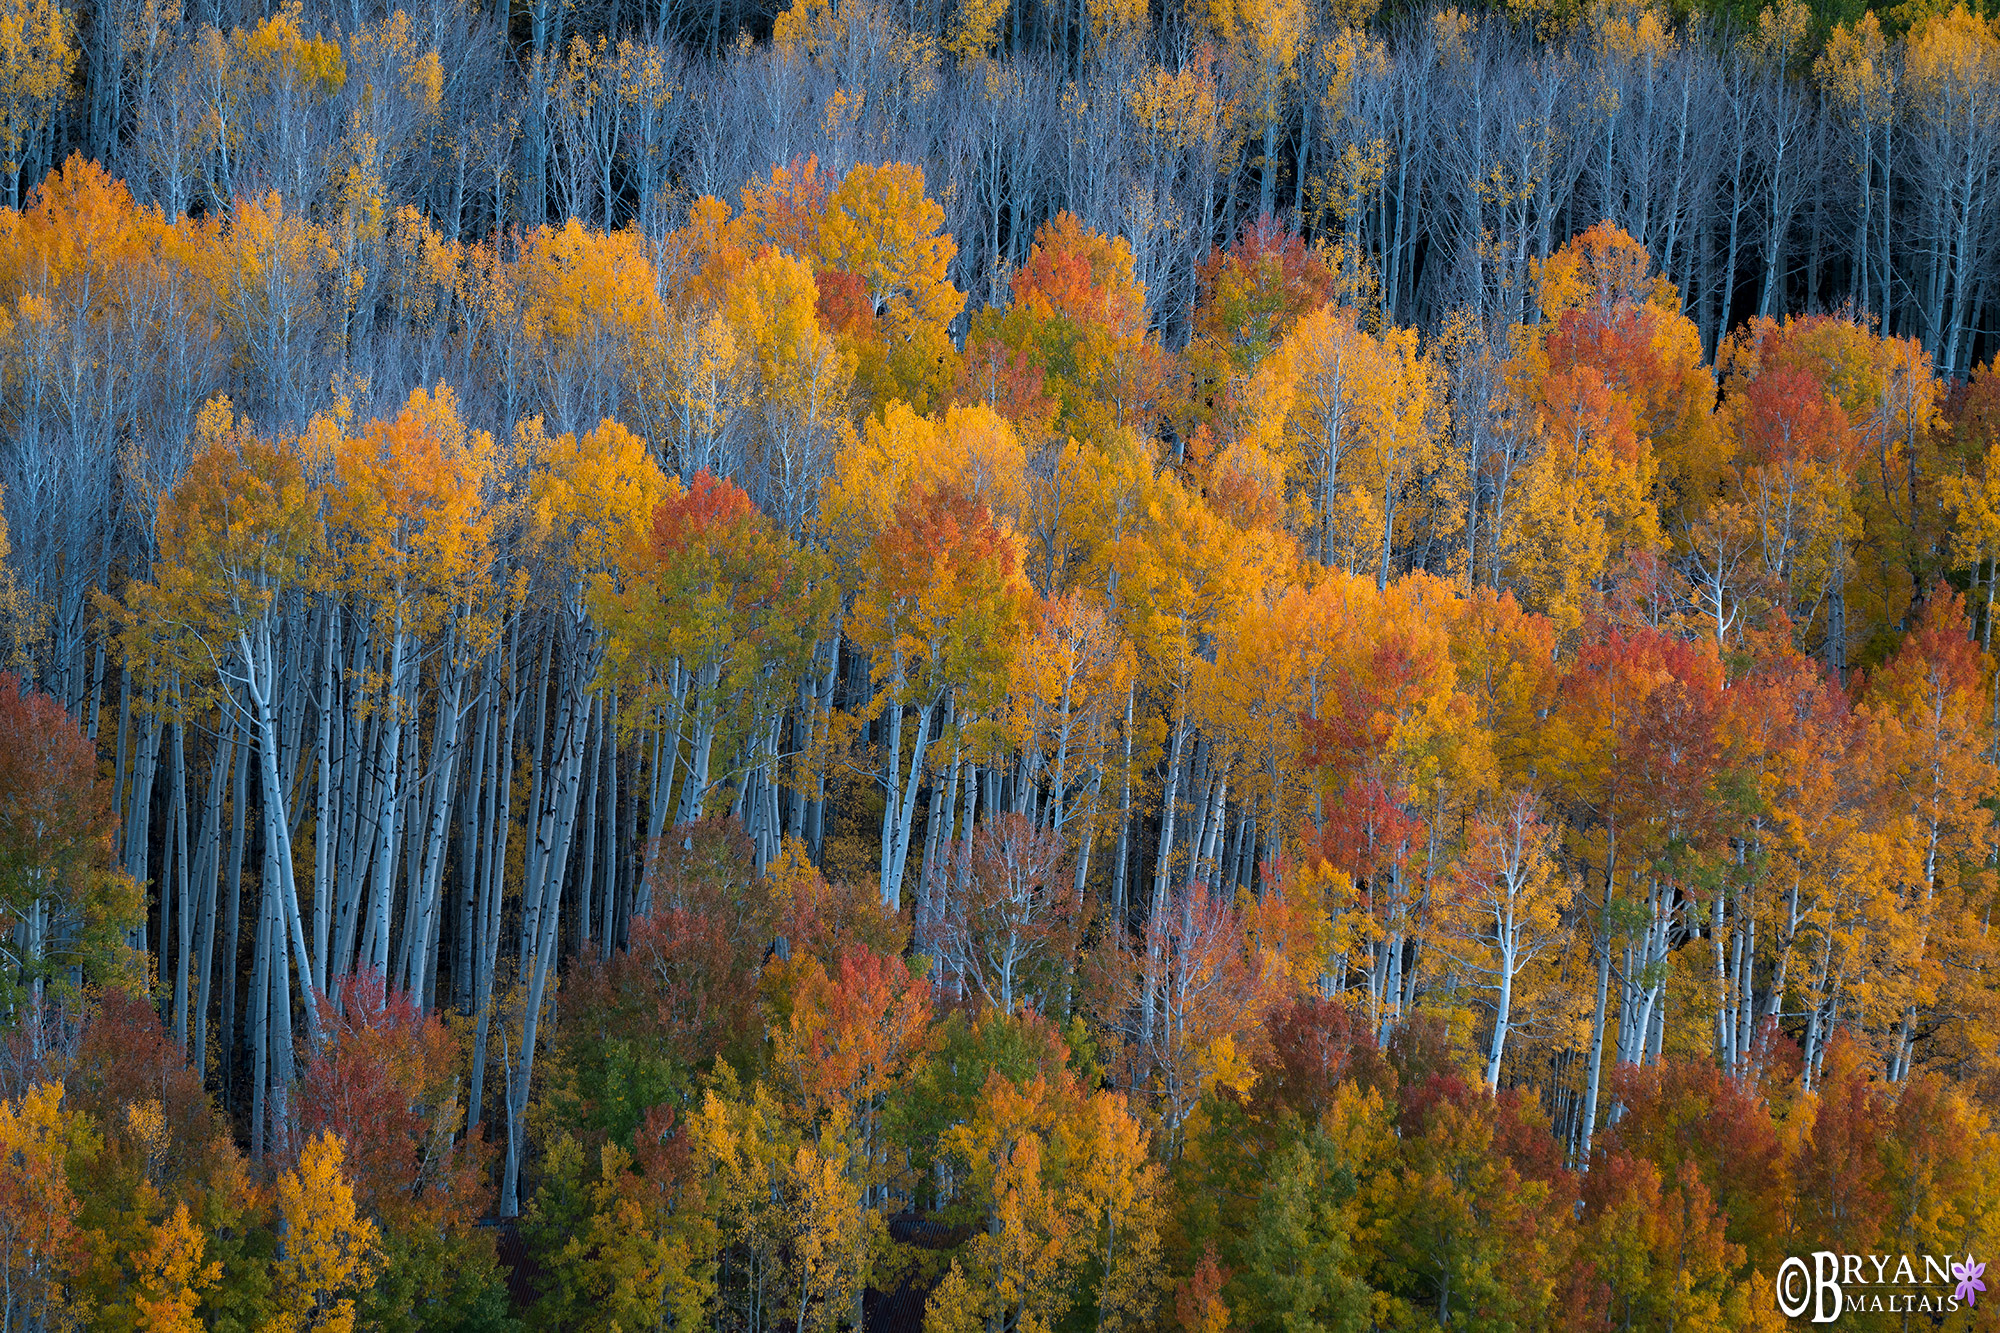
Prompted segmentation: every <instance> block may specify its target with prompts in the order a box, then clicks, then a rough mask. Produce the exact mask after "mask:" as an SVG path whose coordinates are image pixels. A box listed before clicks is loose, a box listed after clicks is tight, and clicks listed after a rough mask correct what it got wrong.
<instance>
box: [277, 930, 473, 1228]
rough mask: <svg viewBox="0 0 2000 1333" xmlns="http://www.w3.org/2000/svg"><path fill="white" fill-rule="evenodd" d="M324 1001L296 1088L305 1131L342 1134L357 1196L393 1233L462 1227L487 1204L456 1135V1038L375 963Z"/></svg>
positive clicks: (312, 1134)
mask: <svg viewBox="0 0 2000 1333" xmlns="http://www.w3.org/2000/svg"><path fill="white" fill-rule="evenodd" d="M340 994H341V996H342V1002H341V1007H340V1009H339V1010H338V1011H335V1010H334V1008H333V1005H332V1003H331V1002H330V1001H326V1002H324V1007H323V1012H322V1015H321V1020H320V1023H321V1033H322V1036H321V1042H320V1046H319V1049H318V1050H317V1051H315V1052H314V1053H313V1058H312V1060H311V1062H310V1063H309V1064H308V1065H307V1066H306V1071H305V1078H304V1080H303V1082H302V1085H301V1087H300V1092H299V1110H300V1114H301V1116H302V1119H303V1124H304V1128H305V1131H306V1132H305V1134H304V1135H303V1136H301V1141H302V1142H304V1141H310V1140H311V1139H313V1138H316V1137H317V1136H318V1134H319V1132H320V1131H321V1130H330V1131H331V1132H333V1133H334V1134H336V1135H338V1136H339V1138H340V1139H341V1141H342V1142H343V1144H344V1145H345V1147H346V1154H347V1172H348V1176H349V1178H350V1179H351V1180H352V1181H353V1183H354V1195H355V1199H356V1201H357V1202H358V1203H359V1204H360V1205H361V1207H363V1208H364V1209H366V1210H368V1211H369V1212H370V1213H372V1214H373V1215H375V1216H376V1217H378V1218H380V1219H382V1221H383V1223H384V1225H385V1226H386V1227H388V1228H389V1229H390V1230H392V1231H407V1230H409V1229H412V1228H420V1227H421V1228H426V1229H437V1228H444V1229H449V1230H459V1229H462V1228H465V1227H469V1226H471V1225H472V1223H473V1220H474V1219H475V1218H476V1217H477V1216H478V1215H479V1213H480V1212H481V1211H482V1210H483V1209H484V1208H485V1206H486V1202H487V1190H486V1188H485V1186H484V1185H483V1183H482V1175H483V1173H482V1171H481V1169H480V1163H479V1161H478V1160H477V1159H476V1157H475V1156H474V1154H473V1150H472V1148H471V1146H470V1145H469V1144H467V1143H466V1142H464V1141H463V1140H462V1138H461V1137H460V1135H459V1132H458V1131H459V1130H460V1128H461V1127H462V1126H461V1122H462V1120H463V1118H464V1117H463V1112H462V1108H461V1106H460V1104H459V1100H458V1097H459V1078H458V1042H457V1040H456V1039H455V1038H454V1037H453V1036H452V1035H451V1033H450V1032H449V1031H448V1030H447V1029H446V1028H445V1025H444V1024H443V1023H442V1022H441V1021H439V1019H438V1018H437V1016H436V1015H435V1014H426V1013H423V1012H422V1011H421V1010H419V1009H418V1008H417V1006H416V1004H415V1003H414V1002H413V1001H412V1000H411V998H410V997H409V996H408V995H405V994H403V993H402V992H400V991H395V990H391V989H390V988H388V987H387V986H386V985H385V984H384V982H383V979H382V974H381V973H380V972H379V971H376V970H374V969H369V970H367V971H363V972H359V973H356V974H355V975H354V976H352V977H350V978H349V979H348V980H347V981H346V982H345V983H343V984H342V986H341V987H340Z"/></svg>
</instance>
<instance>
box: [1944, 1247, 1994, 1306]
mask: <svg viewBox="0 0 2000 1333" xmlns="http://www.w3.org/2000/svg"><path fill="white" fill-rule="evenodd" d="M1985 1271H1986V1265H1985V1264H1975V1263H1973V1262H1972V1256H1971V1255H1969V1254H1968V1255H1966V1256H1965V1262H1964V1263H1962V1264H1953V1265H1952V1266H1951V1275H1952V1276H1953V1277H1955V1278H1957V1279H1958V1290H1956V1291H1954V1292H1953V1293H1952V1295H1954V1296H1956V1297H1957V1298H1958V1299H1959V1300H1962V1301H1964V1302H1965V1303H1966V1304H1967V1305H1975V1304H1977V1303H1978V1301H1979V1298H1978V1297H1977V1296H1975V1295H1974V1294H1973V1293H1974V1292H1980V1291H1984V1290H1986V1284H1985V1283H1984V1282H1981V1281H1980V1280H1979V1278H1980V1275H1981V1274H1983V1273H1984V1272H1985Z"/></svg>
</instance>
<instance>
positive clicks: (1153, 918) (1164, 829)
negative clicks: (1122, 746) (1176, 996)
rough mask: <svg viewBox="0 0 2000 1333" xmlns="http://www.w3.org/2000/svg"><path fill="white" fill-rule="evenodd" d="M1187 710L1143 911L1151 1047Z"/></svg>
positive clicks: (1143, 1031) (1144, 1008)
mask: <svg viewBox="0 0 2000 1333" xmlns="http://www.w3.org/2000/svg"><path fill="white" fill-rule="evenodd" d="M1187 734H1188V726H1187V715H1186V709H1184V708H1181V709H1176V710H1175V718H1174V730H1173V742H1172V745H1171V747H1170V748H1169V750H1168V755H1167V789H1166V791H1165V792H1164V793H1162V794H1161V798H1160V852H1159V856H1158V858H1157V860H1156V862H1155V865H1154V869H1153V902H1152V906H1151V908H1150V909H1149V910H1148V912H1147V914H1146V975H1145V984H1144V992H1143V994H1142V995H1141V997H1140V1000H1139V1043H1140V1045H1142V1046H1150V1045H1151V1044H1152V1041H1153V1026H1154V1021H1155V1017H1156V1013H1157V1010H1158V1008H1159V988H1160V981H1161V976H1160V966H1161V962H1162V960H1161V957H1160V941H1161V933H1160V932H1161V925H1162V923H1163V922H1164V920H1165V913H1166V910H1167V901H1168V898H1167V890H1168V879H1169V876H1170V875H1171V873H1172V867H1173V853H1174V808H1175V806H1176V805H1177V804H1178V802H1179V800H1180V779H1181V752H1182V750H1183V749H1184V748H1185V747H1186V744H1187Z"/></svg>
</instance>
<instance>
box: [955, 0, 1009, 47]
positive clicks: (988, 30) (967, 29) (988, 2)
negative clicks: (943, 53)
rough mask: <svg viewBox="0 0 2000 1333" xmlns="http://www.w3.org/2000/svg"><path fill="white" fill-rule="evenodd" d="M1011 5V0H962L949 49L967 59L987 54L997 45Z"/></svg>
mask: <svg viewBox="0 0 2000 1333" xmlns="http://www.w3.org/2000/svg"><path fill="white" fill-rule="evenodd" d="M1007 5H1008V0H961V3H960V4H959V6H958V16H957V17H956V18H955V19H954V20H953V22H952V33H951V39H950V40H949V41H947V42H946V43H945V49H946V50H947V51H950V52H951V53H952V54H953V55H955V56H957V57H958V58H959V59H960V60H961V61H966V62H969V61H972V60H976V59H978V58H979V57H980V56H983V55H985V54H986V53H987V52H988V51H990V50H992V48H993V42H994V39H995V37H996V35H997V32H998V29H999V27H1000V19H1001V16H1002V15H1004V14H1005V13H1006V12H1007Z"/></svg>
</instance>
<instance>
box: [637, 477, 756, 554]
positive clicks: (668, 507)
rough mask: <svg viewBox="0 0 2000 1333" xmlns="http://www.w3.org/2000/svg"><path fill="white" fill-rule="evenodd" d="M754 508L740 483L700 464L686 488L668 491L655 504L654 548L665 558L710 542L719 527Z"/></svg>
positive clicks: (731, 522) (724, 526) (742, 517)
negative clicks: (716, 473) (699, 468)
mask: <svg viewBox="0 0 2000 1333" xmlns="http://www.w3.org/2000/svg"><path fill="white" fill-rule="evenodd" d="M756 512H757V506H756V505H755V504H753V503H751V500H750V496H749V493H748V492H746V491H745V490H744V489H743V488H742V487H741V486H738V485H737V484H736V483H735V482H733V481H730V480H728V479H727V478H723V477H716V476H712V475H710V473H709V471H708V469H707V468H703V469H702V470H701V471H699V472H697V473H695V474H694V479H693V480H692V481H690V482H689V483H688V486H687V489H686V490H684V491H680V492H677V493H676V494H673V495H669V496H668V497H667V498H666V499H664V500H662V501H660V503H659V504H658V505H657V506H655V507H654V509H653V550H654V552H655V553H656V554H657V555H658V556H659V558H660V559H661V560H665V559H666V558H667V557H668V556H669V555H678V554H680V553H681V552H683V551H685V550H687V549H688V548H689V547H690V546H692V545H694V544H696V543H700V544H702V545H704V546H712V545H713V544H714V542H715V539H716V537H717V536H718V535H719V534H720V533H721V532H722V531H724V530H725V529H728V528H732V527H734V526H735V525H736V524H737V523H739V522H741V521H742V520H744V519H747V518H750V517H751V516H752V515H754V514H755V513H756Z"/></svg>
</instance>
